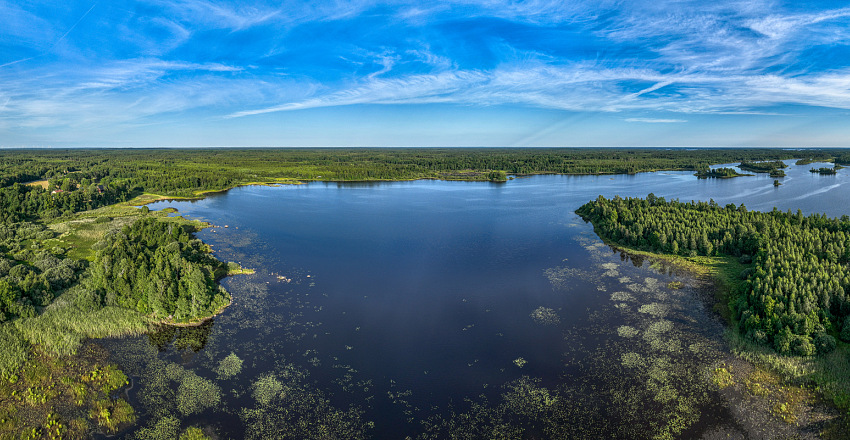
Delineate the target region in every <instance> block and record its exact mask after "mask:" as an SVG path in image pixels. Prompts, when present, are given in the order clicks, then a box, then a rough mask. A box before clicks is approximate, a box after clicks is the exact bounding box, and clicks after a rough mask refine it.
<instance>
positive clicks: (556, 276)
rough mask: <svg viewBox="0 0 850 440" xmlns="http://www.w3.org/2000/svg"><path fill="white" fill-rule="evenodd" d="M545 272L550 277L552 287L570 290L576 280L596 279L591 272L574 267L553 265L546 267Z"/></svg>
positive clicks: (587, 280)
mask: <svg viewBox="0 0 850 440" xmlns="http://www.w3.org/2000/svg"><path fill="white" fill-rule="evenodd" d="M543 273H544V274H545V275H546V278H547V279H549V282H550V283H552V287H555V288H556V289H561V290H570V289H571V288H572V287H574V285H575V282H576V280H581V281H585V282H591V281H593V280H594V277H593V275H592V274H591V273H590V272H588V271H586V270H582V269H577V268H573V267H553V268H550V269H546V270H545V271H544V272H543Z"/></svg>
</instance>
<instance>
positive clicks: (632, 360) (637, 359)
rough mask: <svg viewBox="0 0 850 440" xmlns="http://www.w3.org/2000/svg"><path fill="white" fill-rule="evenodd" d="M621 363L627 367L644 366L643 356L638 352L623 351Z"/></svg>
mask: <svg viewBox="0 0 850 440" xmlns="http://www.w3.org/2000/svg"><path fill="white" fill-rule="evenodd" d="M620 363H622V364H623V366H624V367H626V368H643V367H644V362H643V357H642V356H641V355H639V354H637V353H623V355H622V356H620Z"/></svg>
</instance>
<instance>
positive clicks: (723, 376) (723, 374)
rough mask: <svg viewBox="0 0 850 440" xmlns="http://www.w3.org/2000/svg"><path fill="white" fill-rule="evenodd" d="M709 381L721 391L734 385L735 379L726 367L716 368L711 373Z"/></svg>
mask: <svg viewBox="0 0 850 440" xmlns="http://www.w3.org/2000/svg"><path fill="white" fill-rule="evenodd" d="M711 381H712V382H714V384H715V385H717V387H718V388H720V389H721V390H722V389H723V388H726V387H728V386H731V385H734V384H735V379H734V378H733V377H732V373H730V372H729V370H728V369H727V367H717V368H715V369H714V370H712V372H711Z"/></svg>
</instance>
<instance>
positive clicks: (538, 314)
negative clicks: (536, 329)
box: [531, 306, 561, 325]
mask: <svg viewBox="0 0 850 440" xmlns="http://www.w3.org/2000/svg"><path fill="white" fill-rule="evenodd" d="M531 319H533V320H534V322H536V323H538V324H542V325H557V324H560V323H561V318H560V317H559V316H558V313H557V312H556V311H555V309H550V308H548V307H543V306H540V307H538V308H536V309H534V311H533V312H531Z"/></svg>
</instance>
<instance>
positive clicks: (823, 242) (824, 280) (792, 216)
mask: <svg viewBox="0 0 850 440" xmlns="http://www.w3.org/2000/svg"><path fill="white" fill-rule="evenodd" d="M577 212H578V213H579V214H580V215H581V216H582V217H584V218H585V219H587V220H589V221H591V222H592V223H593V224H594V226H595V229H596V231H597V233H599V235H601V236H602V237H604V238H606V239H608V240H611V241H613V242H616V243H620V244H622V245H625V246H630V247H635V248H642V249H649V250H652V251H655V252H663V253H670V254H676V255H686V256H696V255H706V256H715V255H728V256H735V257H738V258H740V259H741V260H742V261H743V262H749V261H752V268H750V269H747V270H745V271H744V273H742V277H743V278H744V279H745V281H744V282H743V284H742V287H741V289H742V290H741V291H740V292H736V295H735V297H734V299H733V301H732V307H733V309H734V311H735V317H736V318H737V322H738V324H739V326H740V330H741V332H742V333H743V334H744V335H746V336H747V337H748V338H750V339H752V340H753V341H756V342H759V343H762V344H770V345H772V346H773V347H774V348H775V349H776V351H778V352H780V353H784V354H797V355H812V354H814V353H816V352H828V351H830V350H832V349H834V348H835V346H836V340H835V337H836V336H838V337H840V338H841V339H843V340H845V341H848V342H850V296H848V292H847V291H848V289H850V271H848V263H849V262H850V218H849V217H848V216H846V215H845V216H842V217H841V218H840V219H835V218H828V217H826V216H824V215H819V214H812V215H809V216H804V215H803V214H802V212H800V211H799V210H798V211H797V212H796V213H792V212H790V211H789V212H782V211H778V210H776V209H774V210H773V211H771V212H754V211H748V210H747V209H746V207H745V206H744V205H740V206H735V205H732V204H730V205H726V206H720V205H718V204H717V203H715V202H714V201H710V202H690V203H682V202H679V201H677V200H673V201H666V200H665V199H664V198H662V197H655V196H654V195H652V194H650V195H649V196H648V197H647V198H646V199H639V198H626V199H623V198H620V197H615V198H613V199H610V200H609V199H606V198H604V197H602V196H600V197H599V198H597V199H596V200H595V201H592V202H589V203H587V204H585V205H583V206H582V207H581V208H579V209H578V211H577Z"/></svg>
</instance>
